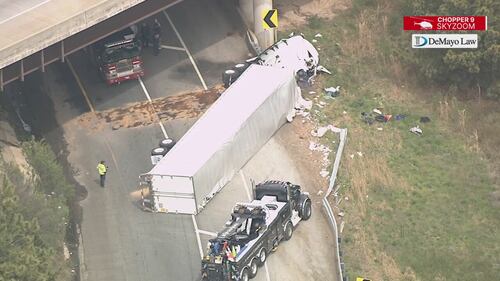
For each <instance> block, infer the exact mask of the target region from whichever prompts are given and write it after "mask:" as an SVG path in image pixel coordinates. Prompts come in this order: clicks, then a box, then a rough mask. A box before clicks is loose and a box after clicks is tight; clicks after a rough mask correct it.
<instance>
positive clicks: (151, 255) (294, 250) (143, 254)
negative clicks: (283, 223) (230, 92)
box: [28, 0, 335, 281]
mask: <svg viewBox="0 0 500 281" xmlns="http://www.w3.org/2000/svg"><path fill="white" fill-rule="evenodd" d="M232 3H233V2H232V1H221V0H206V1H196V0H189V1H184V2H181V3H180V4H178V5H176V6H174V7H172V8H170V9H169V10H168V11H167V14H168V16H169V17H170V20H171V22H172V23H173V26H172V24H171V23H170V22H169V21H168V20H167V16H166V15H165V14H164V13H160V14H158V15H156V18H158V19H159V20H160V21H161V24H162V40H163V45H164V46H166V48H165V49H163V50H162V51H161V53H160V55H159V56H153V55H152V51H151V50H150V49H146V50H145V52H144V55H143V59H144V65H145V68H146V76H145V77H144V78H143V83H144V88H145V89H146V91H145V90H144V88H143V87H142V86H141V84H140V82H139V81H135V80H134V81H127V82H124V83H122V84H120V85H115V86H107V85H106V84H105V83H104V82H103V81H102V80H101V79H100V77H99V75H98V72H97V69H96V68H95V66H94V65H92V63H91V59H90V57H89V54H87V53H85V52H83V51H81V52H78V53H76V54H74V55H71V56H70V57H69V58H68V60H69V61H71V64H72V66H73V69H74V70H75V73H76V77H75V75H73V73H72V72H71V71H70V68H69V67H68V66H67V65H62V64H55V65H51V66H50V67H48V68H47V72H46V74H45V75H43V76H42V75H39V74H37V75H38V76H39V77H41V80H36V79H35V83H40V85H41V86H40V87H39V90H40V93H39V94H40V97H41V99H49V100H50V101H51V103H53V105H51V106H49V107H50V109H48V108H45V107H44V108H40V109H39V111H41V112H39V116H40V121H39V122H42V123H43V124H42V125H41V126H40V127H41V128H42V129H43V132H42V134H43V135H44V136H46V138H47V140H48V141H49V142H50V143H51V144H52V145H53V147H56V149H61V153H62V154H64V156H65V157H67V162H68V165H70V166H71V171H72V172H73V175H74V178H75V180H76V181H77V182H78V183H79V184H80V185H81V186H84V187H85V188H86V189H87V191H88V196H87V198H86V199H85V200H83V201H82V202H81V206H82V208H83V219H82V224H81V229H82V237H83V253H84V259H83V267H82V280H84V281H85V280H89V281H94V280H95V281H100V280H106V281H115V280H116V281H122V280H144V281H149V280H151V281H155V280H187V281H190V280H193V281H194V280H199V278H200V272H199V270H200V251H199V247H203V248H204V245H206V241H207V240H208V239H209V238H210V235H209V233H212V232H217V231H218V230H219V229H220V228H221V227H222V226H223V224H224V222H225V221H226V219H227V217H228V214H229V212H230V210H231V208H232V206H233V205H234V203H235V202H237V201H248V200H249V195H250V193H249V179H250V178H252V179H255V180H257V181H260V180H263V179H270V178H273V179H276V178H277V179H285V180H292V181H294V182H298V183H301V184H304V188H306V190H307V175H301V174H300V173H299V172H298V170H297V169H295V168H294V163H293V162H292V161H291V160H290V157H289V156H288V154H287V153H289V152H287V151H286V142H280V141H279V138H280V133H278V134H277V136H276V137H274V138H273V139H272V140H271V141H270V142H269V143H268V144H266V146H265V147H264V148H263V149H262V150H261V151H260V152H259V153H258V154H257V155H256V156H254V157H253V158H252V160H251V161H249V162H248V164H247V165H246V166H245V167H244V168H243V170H242V172H241V173H239V174H237V175H236V176H235V178H234V179H233V180H232V182H231V183H229V184H228V185H227V186H226V187H225V188H224V189H223V191H222V192H221V193H220V194H218V195H217V196H216V197H215V198H214V199H213V200H212V202H210V203H209V204H208V205H207V207H206V208H205V210H204V211H203V212H202V213H201V214H199V215H198V216H197V217H196V222H197V226H198V228H199V229H200V230H202V231H204V233H208V234H200V236H199V237H200V239H201V241H202V243H201V245H199V244H198V242H197V234H196V233H195V226H194V224H193V220H192V217H191V216H185V215H171V214H167V215H165V214H150V213H144V212H142V211H141V210H140V209H139V207H138V199H139V198H140V195H139V194H138V193H137V184H138V176H139V175H140V174H142V173H144V172H147V171H149V169H150V168H151V167H152V165H151V163H150V160H149V155H150V154H149V153H150V150H151V149H152V148H153V147H155V146H156V145H157V144H158V142H159V140H161V139H162V138H163V133H162V130H161V129H160V126H158V125H157V124H154V125H151V126H147V127H138V128H133V129H120V130H112V129H111V128H109V127H106V126H103V127H102V128H100V129H93V128H92V126H89V124H85V123H82V122H81V121H79V119H78V118H79V117H80V116H81V114H82V113H84V112H88V111H89V106H88V104H87V101H86V99H85V98H84V95H86V96H87V97H88V100H89V101H90V103H91V104H92V106H93V108H95V110H96V111H101V110H105V109H110V108H116V107H121V106H124V105H125V104H127V103H130V102H137V101H145V100H147V95H149V96H150V97H151V98H153V99H154V98H159V97H164V96H168V95H174V94H178V93H179V92H183V91H189V90H193V89H199V88H202V87H203V82H204V83H205V84H206V85H208V86H212V85H214V84H218V83H220V77H221V73H222V71H224V70H225V69H227V68H228V67H230V66H232V65H233V64H235V63H237V62H240V61H242V60H244V59H246V58H247V52H248V50H247V48H246V44H245V42H244V39H243V34H244V28H243V24H242V23H241V21H240V19H239V17H238V16H237V14H236V12H235V11H234V7H233V6H232V5H233V4H232ZM150 20H152V19H150ZM174 28H175V29H176V30H177V32H175V29H174ZM169 46H173V47H176V48H184V46H187V48H188V49H189V52H186V51H185V50H184V51H183V50H174V49H172V48H169ZM190 56H191V58H190ZM191 60H192V61H194V62H195V65H196V67H195V66H194V65H193V63H192V61H191ZM197 69H198V70H197ZM200 77H201V78H200ZM28 80H29V79H28ZM77 81H79V82H80V85H81V86H82V87H80V85H79V84H78V83H77ZM202 81H203V82H202ZM28 83H29V81H28ZM36 88H37V87H34V89H36ZM146 92H147V94H146ZM35 94H36V93H35ZM82 94H83V95H82ZM32 106H34V107H36V104H32ZM43 111H45V115H44V114H43ZM49 111H50V112H49ZM52 111H53V112H52ZM51 116H52V117H51ZM95 122H99V121H98V120H97V119H96V120H95ZM193 122H195V120H192V119H184V120H174V121H171V122H168V123H165V124H163V125H164V127H165V129H166V131H167V133H168V135H169V136H170V137H173V138H174V139H179V138H180V137H181V136H182V135H183V134H184V133H185V132H186V131H187V130H188V128H189V127H190V126H191V125H192V124H193ZM280 132H281V130H280ZM64 151H66V152H64ZM99 160H106V161H107V164H108V166H109V172H108V175H107V183H106V187H105V188H104V189H103V188H101V187H99V184H98V176H97V173H96V165H97V162H98V161H99ZM314 207H315V208H316V209H315V214H314V216H313V218H311V220H310V221H307V222H304V223H302V224H300V225H299V226H298V228H297V230H296V232H295V233H296V234H294V237H293V238H292V240H290V241H288V242H286V243H284V244H283V245H282V246H280V247H279V249H278V251H276V252H275V253H274V254H273V255H272V256H270V258H269V260H268V262H267V265H266V267H264V268H263V269H261V270H260V272H259V274H258V276H257V277H256V279H255V280H259V281H260V280H267V281H269V280H335V279H334V276H335V274H334V272H333V268H334V267H333V260H334V255H333V241H332V240H331V239H329V238H328V235H329V232H328V223H327V222H326V220H325V219H324V217H323V216H322V215H321V213H320V212H319V209H320V207H319V205H317V204H315V205H314ZM313 249H314V250H313ZM304 264H307V267H304ZM266 268H267V269H266Z"/></svg>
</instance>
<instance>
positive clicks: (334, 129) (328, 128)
mask: <svg viewBox="0 0 500 281" xmlns="http://www.w3.org/2000/svg"><path fill="white" fill-rule="evenodd" d="M328 131H332V132H334V133H339V132H340V129H339V128H337V127H335V126H333V125H328V126H326V127H319V128H318V129H316V130H313V131H311V135H313V136H315V137H319V138H321V137H323V136H324V135H325V134H326V132H328Z"/></svg>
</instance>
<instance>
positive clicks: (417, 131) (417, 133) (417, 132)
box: [410, 125, 423, 136]
mask: <svg viewBox="0 0 500 281" xmlns="http://www.w3.org/2000/svg"><path fill="white" fill-rule="evenodd" d="M410 132H412V133H414V134H415V135H418V136H421V135H422V134H423V132H422V129H420V127H419V126H418V125H417V126H415V127H413V128H411V129H410Z"/></svg>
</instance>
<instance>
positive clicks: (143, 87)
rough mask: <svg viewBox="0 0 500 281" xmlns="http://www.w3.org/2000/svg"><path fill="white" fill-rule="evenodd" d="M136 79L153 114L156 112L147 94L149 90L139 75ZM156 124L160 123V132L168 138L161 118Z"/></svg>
mask: <svg viewBox="0 0 500 281" xmlns="http://www.w3.org/2000/svg"><path fill="white" fill-rule="evenodd" d="M138 80H139V84H141V88H142V91H143V92H144V94H145V95H146V98H147V99H148V101H149V103H150V104H151V107H153V111H154V114H156V111H155V109H154V106H153V100H152V99H151V96H150V95H149V92H148V90H147V89H146V85H144V82H143V81H142V79H141V77H139V79H138ZM158 119H160V117H158ZM158 125H160V128H161V132H162V133H163V136H164V137H165V138H166V139H168V135H167V130H165V126H163V123H162V122H161V120H160V121H158Z"/></svg>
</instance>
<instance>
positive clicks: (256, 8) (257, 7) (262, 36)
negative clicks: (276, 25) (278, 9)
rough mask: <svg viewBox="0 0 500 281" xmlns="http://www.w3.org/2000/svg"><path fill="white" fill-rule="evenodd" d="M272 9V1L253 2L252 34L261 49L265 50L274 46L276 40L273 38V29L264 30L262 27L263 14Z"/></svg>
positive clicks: (254, 0)
mask: <svg viewBox="0 0 500 281" xmlns="http://www.w3.org/2000/svg"><path fill="white" fill-rule="evenodd" d="M272 8H273V1H272V0H253V15H254V25H253V26H254V32H255V35H256V36H257V39H258V40H259V44H260V47H261V48H262V49H267V47H269V46H271V45H272V44H274V41H275V39H276V38H274V30H273V29H264V26H262V16H263V13H265V11H268V10H270V9H272Z"/></svg>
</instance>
